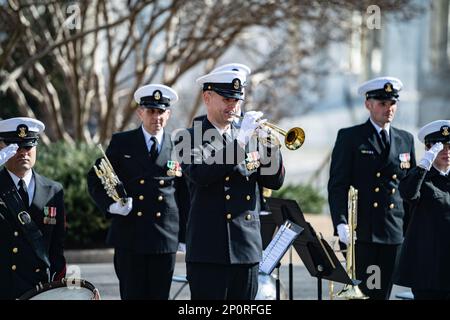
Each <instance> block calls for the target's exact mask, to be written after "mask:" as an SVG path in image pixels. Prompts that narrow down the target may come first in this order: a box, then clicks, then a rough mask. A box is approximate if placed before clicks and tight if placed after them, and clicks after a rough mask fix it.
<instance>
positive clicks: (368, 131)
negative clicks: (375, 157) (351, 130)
mask: <svg viewBox="0 0 450 320" xmlns="http://www.w3.org/2000/svg"><path fill="white" fill-rule="evenodd" d="M364 129H365V135H366V137H367V140H368V141H369V143H370V144H371V145H372V147H373V148H374V149H375V151H376V152H377V153H378V154H381V152H382V150H381V146H380V142H379V139H378V133H377V132H376V130H375V128H374V126H373V125H372V123H371V122H370V120H367V122H366V123H365V126H364Z"/></svg>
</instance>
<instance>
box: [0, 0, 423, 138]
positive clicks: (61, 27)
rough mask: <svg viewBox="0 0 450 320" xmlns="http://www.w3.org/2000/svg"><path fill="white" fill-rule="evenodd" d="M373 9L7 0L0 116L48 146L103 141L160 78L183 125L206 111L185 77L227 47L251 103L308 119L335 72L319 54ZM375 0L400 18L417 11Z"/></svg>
mask: <svg viewBox="0 0 450 320" xmlns="http://www.w3.org/2000/svg"><path fill="white" fill-rule="evenodd" d="M372 2H373V1H361V0H346V1H343V0H341V1H339V0H338V1H299V0H277V1H273V0H248V1H241V2H236V1H229V0H195V1H184V0H164V1H158V0H147V1H132V0H128V1H125V0H117V1H112V0H109V1H107V0H93V1H87V0H80V1H77V2H69V1H54V0H48V1H46V0H41V1H20V0H10V1H2V2H1V3H0V45H1V52H0V80H1V82H0V83H1V84H0V97H1V96H3V98H2V100H1V101H0V103H1V104H2V108H1V109H0V117H7V116H10V115H11V114H14V115H16V116H30V117H36V118H39V119H41V120H43V121H44V122H45V123H46V125H47V129H46V136H45V137H44V142H49V141H58V140H64V141H66V142H68V143H74V142H76V141H83V142H86V143H89V144H92V143H98V142H102V143H104V142H106V141H107V140H108V139H109V138H110V136H111V134H112V133H113V132H115V131H121V130H124V129H126V128H128V127H129V126H130V124H131V122H132V121H133V119H134V112H133V111H134V109H135V108H136V105H135V103H134V101H133V92H134V91H135V90H136V89H137V88H138V87H139V86H141V85H144V84H147V83H151V82H161V83H165V84H167V85H169V86H174V87H175V88H177V90H178V91H179V92H183V93H185V95H184V96H183V101H182V108H180V110H178V111H177V112H176V117H175V118H176V119H175V120H174V121H173V125H175V126H177V127H180V126H185V125H188V124H189V123H191V119H192V118H193V117H194V116H195V115H196V114H197V113H198V111H199V107H200V105H201V103H200V102H201V99H200V97H201V96H200V91H201V90H200V88H196V86H195V84H194V82H193V81H189V85H188V86H187V88H186V85H184V83H185V82H186V81H187V79H188V74H189V72H190V71H192V70H195V69H196V68H197V74H196V76H198V75H201V74H203V73H204V72H207V71H209V70H210V69H211V68H213V67H214V66H215V65H216V64H217V63H218V61H219V60H220V59H221V58H222V57H224V55H225V54H227V53H229V52H231V51H232V52H234V56H237V57H238V58H236V60H238V61H251V62H252V68H253V73H252V77H251V83H250V86H249V93H248V95H247V96H248V97H250V99H249V101H248V103H249V104H251V107H249V108H251V109H258V110H263V111H265V112H266V113H268V115H269V117H270V118H271V119H275V120H276V119H278V118H280V117H282V116H285V115H289V112H292V110H293V109H297V111H296V112H297V114H298V113H299V112H307V111H308V109H309V108H311V106H312V104H311V103H308V102H309V101H312V100H315V101H317V99H320V79H321V77H323V76H325V75H326V70H327V69H328V68H330V67H332V66H329V65H327V64H326V61H325V59H324V57H321V56H320V54H318V52H320V51H321V49H322V48H324V47H326V46H327V45H328V44H329V43H330V42H335V41H342V40H344V39H346V38H347V37H348V34H349V32H348V31H349V30H350V29H351V28H355V27H356V28H361V26H360V25H356V26H355V25H353V24H352V23H348V21H351V14H352V12H354V11H359V12H362V13H363V14H364V13H365V10H367V7H368V6H369V5H371V4H372ZM376 3H377V5H378V6H379V7H381V9H382V10H383V11H386V12H389V13H390V14H395V13H397V14H398V15H399V17H400V18H405V19H406V18H408V17H409V16H411V14H412V13H413V12H414V10H415V9H416V8H415V7H414V6H411V5H408V4H409V3H410V1H409V0H396V1H394V0H379V1H376ZM311 61H315V63H311ZM183 80H184V82H183ZM188 80H189V79H188ZM193 88H194V90H192V89H193ZM252 90H254V93H255V94H252ZM5 95H6V96H5ZM5 97H6V98H5ZM5 99H8V100H5ZM298 101H301V102H302V104H301V106H300V105H299V103H298ZM5 106H6V107H5ZM270 106H277V108H271V107H270Z"/></svg>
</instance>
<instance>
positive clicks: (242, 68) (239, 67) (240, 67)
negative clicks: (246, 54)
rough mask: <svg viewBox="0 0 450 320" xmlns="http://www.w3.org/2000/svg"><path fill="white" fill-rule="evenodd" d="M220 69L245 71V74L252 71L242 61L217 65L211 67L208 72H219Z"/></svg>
mask: <svg viewBox="0 0 450 320" xmlns="http://www.w3.org/2000/svg"><path fill="white" fill-rule="evenodd" d="M221 71H238V72H242V73H245V75H246V76H247V75H249V74H250V73H252V71H251V70H250V68H249V67H248V66H246V65H245V64H242V63H227V64H224V65H223V66H219V67H217V68H215V69H213V70H212V71H211V72H210V73H215V72H221Z"/></svg>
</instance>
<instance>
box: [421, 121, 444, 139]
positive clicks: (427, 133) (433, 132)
mask: <svg viewBox="0 0 450 320" xmlns="http://www.w3.org/2000/svg"><path fill="white" fill-rule="evenodd" d="M417 137H418V138H419V140H420V141H422V142H423V143H425V144H428V143H431V144H433V143H436V142H442V143H448V142H450V120H436V121H433V122H430V123H428V124H426V125H425V126H423V127H422V128H421V129H420V130H419V133H418V134H417Z"/></svg>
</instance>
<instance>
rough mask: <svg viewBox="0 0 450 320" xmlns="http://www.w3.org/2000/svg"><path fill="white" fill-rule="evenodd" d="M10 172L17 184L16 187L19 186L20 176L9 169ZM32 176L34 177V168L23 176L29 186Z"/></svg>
mask: <svg viewBox="0 0 450 320" xmlns="http://www.w3.org/2000/svg"><path fill="white" fill-rule="evenodd" d="M8 173H9V175H10V176H11V178H12V179H13V181H14V184H15V185H16V187H17V188H19V180H20V178H19V177H18V176H16V175H15V174H14V173H12V172H11V171H9V170H8ZM32 178H33V171H32V170H28V172H27V173H26V174H25V176H24V177H23V178H22V179H23V180H24V181H25V184H26V186H27V188H28V187H29V186H30V184H31V179H32Z"/></svg>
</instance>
